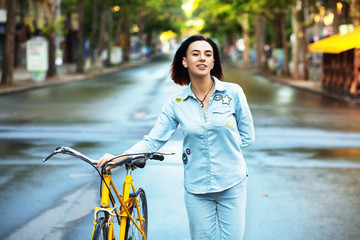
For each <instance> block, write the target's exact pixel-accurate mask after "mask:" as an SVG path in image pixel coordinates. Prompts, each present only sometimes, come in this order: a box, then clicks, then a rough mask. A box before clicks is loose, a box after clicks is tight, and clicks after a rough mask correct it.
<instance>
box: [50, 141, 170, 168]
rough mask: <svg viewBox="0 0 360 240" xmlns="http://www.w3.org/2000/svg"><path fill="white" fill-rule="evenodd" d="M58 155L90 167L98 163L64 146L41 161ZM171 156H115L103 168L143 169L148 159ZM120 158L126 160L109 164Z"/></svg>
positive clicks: (153, 154)
mask: <svg viewBox="0 0 360 240" xmlns="http://www.w3.org/2000/svg"><path fill="white" fill-rule="evenodd" d="M58 153H62V154H67V155H71V156H74V157H76V158H79V159H81V160H83V161H85V162H87V163H89V164H91V165H94V166H95V165H97V162H98V161H97V160H94V159H91V158H89V157H88V156H86V155H84V154H82V153H81V152H79V151H77V150H75V149H72V148H70V147H64V146H63V147H58V148H56V149H55V151H54V152H52V153H51V154H50V155H49V156H47V157H46V158H44V159H43V162H46V161H47V160H49V159H50V158H52V157H53V156H54V155H56V154H58ZM173 154H174V153H158V152H149V153H136V154H126V155H118V156H115V157H114V158H112V159H111V160H110V161H109V162H107V163H106V164H105V165H104V166H103V167H106V166H114V167H115V166H122V165H124V164H133V165H135V166H136V167H139V168H143V167H144V166H145V162H146V160H148V159H153V160H159V161H163V160H164V155H173ZM126 156H127V157H126ZM120 157H126V158H124V159H122V160H120V161H118V162H111V161H113V160H115V159H117V158H120Z"/></svg>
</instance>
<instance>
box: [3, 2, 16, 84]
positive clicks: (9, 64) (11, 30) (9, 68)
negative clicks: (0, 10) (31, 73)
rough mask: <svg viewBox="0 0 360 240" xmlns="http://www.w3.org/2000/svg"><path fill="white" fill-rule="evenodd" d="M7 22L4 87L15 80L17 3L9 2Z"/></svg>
mask: <svg viewBox="0 0 360 240" xmlns="http://www.w3.org/2000/svg"><path fill="white" fill-rule="evenodd" d="M6 6H7V8H6V9H7V16H6V17H7V22H6V26H5V44H4V56H3V62H2V74H1V75H2V76H1V84H2V85H12V84H13V79H14V58H15V55H14V52H15V49H14V45H15V24H16V19H15V17H16V1H14V0H7V1H6Z"/></svg>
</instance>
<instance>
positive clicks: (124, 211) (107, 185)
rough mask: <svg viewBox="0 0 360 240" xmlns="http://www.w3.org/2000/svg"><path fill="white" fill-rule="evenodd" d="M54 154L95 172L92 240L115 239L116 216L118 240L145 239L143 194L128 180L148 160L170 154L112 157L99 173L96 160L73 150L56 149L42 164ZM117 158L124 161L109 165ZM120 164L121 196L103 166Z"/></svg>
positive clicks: (161, 158) (156, 153)
mask: <svg viewBox="0 0 360 240" xmlns="http://www.w3.org/2000/svg"><path fill="white" fill-rule="evenodd" d="M58 153H62V154H68V155H71V156H74V157H76V158H79V159H81V160H83V161H85V162H86V163H89V164H90V165H91V166H93V167H94V168H95V169H96V170H97V172H98V174H99V176H100V178H101V184H100V197H101V203H100V206H99V207H95V212H94V222H93V230H92V238H91V239H92V240H99V239H108V240H114V239H115V231H114V225H113V224H114V221H113V219H114V217H116V219H117V222H118V224H119V225H120V232H119V238H118V239H119V240H136V239H141V240H146V237H147V225H148V218H147V217H148V212H147V210H148V209H147V201H146V194H145V191H144V190H143V189H142V188H139V189H137V190H136V189H135V186H134V183H133V181H132V172H133V171H134V170H135V169H136V168H144V167H145V163H146V161H147V160H148V159H153V160H159V161H163V160H164V155H170V154H173V153H170V154H165V153H158V152H152V153H138V154H128V155H118V156H115V157H114V158H112V159H111V160H110V161H109V162H107V163H106V164H105V165H104V166H102V167H101V169H100V170H99V169H98V168H97V167H96V165H97V162H98V161H97V160H93V159H91V158H89V157H87V156H86V155H84V154H82V153H80V152H78V151H77V150H75V149H72V148H69V147H58V148H56V150H55V151H54V152H52V153H51V154H50V155H49V156H47V157H46V158H44V159H43V162H46V161H47V160H49V159H50V158H52V157H53V156H54V155H56V154H58ZM124 157H125V158H124ZM117 158H124V159H122V160H120V161H118V162H113V161H114V160H115V159H117ZM122 165H125V168H126V175H125V180H124V183H123V192H122V195H120V194H119V192H118V190H117V189H116V186H115V184H114V182H113V181H112V180H111V170H107V169H106V167H107V166H113V167H115V166H122ZM114 194H115V196H116V199H117V200H118V201H119V202H120V207H119V210H118V209H117V206H116V201H115V200H116V199H115V197H114ZM110 204H111V205H110Z"/></svg>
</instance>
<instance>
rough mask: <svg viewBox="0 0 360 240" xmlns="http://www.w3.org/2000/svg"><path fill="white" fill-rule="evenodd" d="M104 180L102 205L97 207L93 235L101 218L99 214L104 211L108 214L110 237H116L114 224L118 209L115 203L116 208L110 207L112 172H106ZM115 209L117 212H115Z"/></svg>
mask: <svg viewBox="0 0 360 240" xmlns="http://www.w3.org/2000/svg"><path fill="white" fill-rule="evenodd" d="M103 177H104V181H103V183H102V193H101V204H100V207H96V208H95V213H94V224H93V231H92V232H93V235H94V231H95V226H96V222H97V220H98V219H99V217H98V214H99V212H103V213H104V214H105V216H106V220H107V227H108V229H109V232H108V239H113V238H114V225H113V217H114V216H116V217H117V215H118V214H117V210H116V206H115V205H114V208H110V189H109V188H110V185H112V181H111V173H110V172H109V173H108V174H104V175H103ZM114 211H115V213H114Z"/></svg>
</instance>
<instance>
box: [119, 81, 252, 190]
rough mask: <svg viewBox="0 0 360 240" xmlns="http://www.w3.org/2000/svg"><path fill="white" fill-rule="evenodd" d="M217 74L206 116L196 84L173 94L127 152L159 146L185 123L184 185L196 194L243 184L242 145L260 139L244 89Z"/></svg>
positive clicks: (148, 149) (183, 129) (147, 150)
mask: <svg viewBox="0 0 360 240" xmlns="http://www.w3.org/2000/svg"><path fill="white" fill-rule="evenodd" d="M212 79H213V81H214V82H215V89H214V92H213V93H212V95H211V96H210V101H209V104H208V106H207V107H206V110H205V115H204V113H203V109H202V108H201V104H200V102H199V101H198V100H197V99H196V97H195V95H194V93H193V92H192V90H191V83H190V85H189V86H188V87H186V88H185V89H184V90H183V91H182V92H180V93H177V94H175V95H173V96H172V97H171V98H170V99H169V101H168V102H167V103H166V104H165V106H164V107H163V109H162V113H161V114H160V116H159V117H158V119H157V121H156V123H155V126H154V127H153V129H152V130H151V131H150V133H149V134H148V135H146V136H145V137H144V139H143V140H142V141H140V142H138V143H137V144H135V145H134V146H133V147H131V148H130V149H129V150H128V151H126V152H128V153H136V152H154V151H157V150H158V149H159V148H161V147H162V146H163V145H164V144H165V143H166V142H167V141H168V140H169V139H170V138H171V136H172V135H173V133H174V132H175V131H176V129H177V127H178V126H179V125H180V127H181V129H182V132H183V134H184V141H183V147H182V149H183V153H182V160H183V164H184V186H185V189H186V190H187V191H188V192H191V193H194V194H203V193H211V192H219V191H223V190H225V189H228V188H230V187H232V186H234V185H236V184H237V183H239V182H240V181H241V180H242V179H243V178H244V177H245V176H246V171H247V169H246V163H245V161H244V157H243V153H242V149H243V148H245V147H247V146H249V145H250V144H252V143H253V142H254V140H255V132H254V125H253V120H252V116H251V112H250V109H249V106H248V104H247V101H246V97H245V94H244V92H243V90H242V88H241V87H240V86H239V85H237V84H234V83H228V82H221V81H219V80H218V79H217V78H215V77H212Z"/></svg>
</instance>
